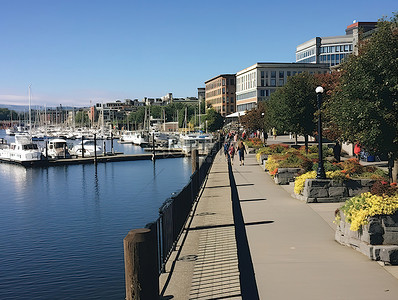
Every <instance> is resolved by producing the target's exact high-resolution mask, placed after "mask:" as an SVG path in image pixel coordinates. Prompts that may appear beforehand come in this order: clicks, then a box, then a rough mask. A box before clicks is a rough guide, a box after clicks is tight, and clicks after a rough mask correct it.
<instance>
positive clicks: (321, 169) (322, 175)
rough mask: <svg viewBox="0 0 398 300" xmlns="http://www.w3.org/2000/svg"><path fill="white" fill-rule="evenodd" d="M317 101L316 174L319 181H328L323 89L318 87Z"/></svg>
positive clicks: (316, 90)
mask: <svg viewBox="0 0 398 300" xmlns="http://www.w3.org/2000/svg"><path fill="white" fill-rule="evenodd" d="M315 92H316V100H317V106H318V160H319V161H318V170H317V173H316V178H317V179H326V174H325V168H324V167H323V155H322V118H321V107H322V93H323V87H321V86H318V87H317V88H316V89H315Z"/></svg>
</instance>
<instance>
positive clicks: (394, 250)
mask: <svg viewBox="0 0 398 300" xmlns="http://www.w3.org/2000/svg"><path fill="white" fill-rule="evenodd" d="M339 214H340V217H341V221H340V223H339V224H338V226H337V229H336V234H335V239H336V241H337V242H339V243H340V244H342V245H345V246H350V247H352V248H354V249H356V250H358V251H360V252H361V253H363V254H365V255H366V256H368V257H369V258H370V259H372V260H377V261H383V262H386V263H389V264H393V265H398V213H395V214H393V215H388V216H387V215H379V216H374V217H370V218H369V220H368V222H369V223H368V224H367V225H365V226H362V228H361V229H360V230H358V231H351V230H350V224H349V223H347V222H346V221H345V216H344V214H343V213H342V212H339Z"/></svg>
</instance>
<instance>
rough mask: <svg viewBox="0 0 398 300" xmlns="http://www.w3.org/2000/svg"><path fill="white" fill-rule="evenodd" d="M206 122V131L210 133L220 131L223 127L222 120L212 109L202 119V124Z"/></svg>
mask: <svg viewBox="0 0 398 300" xmlns="http://www.w3.org/2000/svg"><path fill="white" fill-rule="evenodd" d="M206 121H207V130H208V131H210V132H214V131H217V130H219V129H221V128H222V127H223V125H224V118H223V117H222V115H221V114H220V113H218V112H216V111H215V110H214V109H213V108H210V109H208V110H207V112H206V115H205V116H204V118H203V122H206Z"/></svg>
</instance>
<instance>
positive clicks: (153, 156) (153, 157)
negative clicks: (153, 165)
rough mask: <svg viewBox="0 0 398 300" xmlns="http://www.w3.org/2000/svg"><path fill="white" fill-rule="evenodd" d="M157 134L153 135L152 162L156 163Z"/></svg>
mask: <svg viewBox="0 0 398 300" xmlns="http://www.w3.org/2000/svg"><path fill="white" fill-rule="evenodd" d="M155 159H156V155H155V132H153V133H152V160H153V161H155Z"/></svg>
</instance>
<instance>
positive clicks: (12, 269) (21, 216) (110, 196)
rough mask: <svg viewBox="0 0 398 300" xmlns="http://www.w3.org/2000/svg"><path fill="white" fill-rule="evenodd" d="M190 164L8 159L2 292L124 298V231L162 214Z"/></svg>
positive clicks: (2, 168) (3, 170)
mask: <svg viewBox="0 0 398 300" xmlns="http://www.w3.org/2000/svg"><path fill="white" fill-rule="evenodd" d="M131 147H132V146H131ZM126 152H127V151H126ZM190 168H191V164H190V162H189V160H188V159H186V158H182V159H165V160H158V161H156V163H155V164H153V163H152V162H151V161H135V162H117V163H106V164H98V166H97V167H95V166H94V165H78V166H66V167H51V168H31V169H25V168H23V167H20V166H16V165H10V164H6V163H1V164H0V184H1V192H0V216H1V218H0V265H1V272H0V299H124V264H123V238H124V236H125V235H126V234H127V232H128V231H129V230H131V229H133V228H139V227H142V226H145V224H146V223H148V222H150V221H153V220H154V219H155V218H156V217H157V212H158V208H159V206H160V205H161V203H162V202H163V201H164V200H165V199H166V198H167V197H168V196H169V195H170V194H171V193H172V192H175V191H178V190H179V189H181V188H182V187H183V186H184V185H185V184H186V183H187V182H188V180H189V175H190V173H191V169H190Z"/></svg>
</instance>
